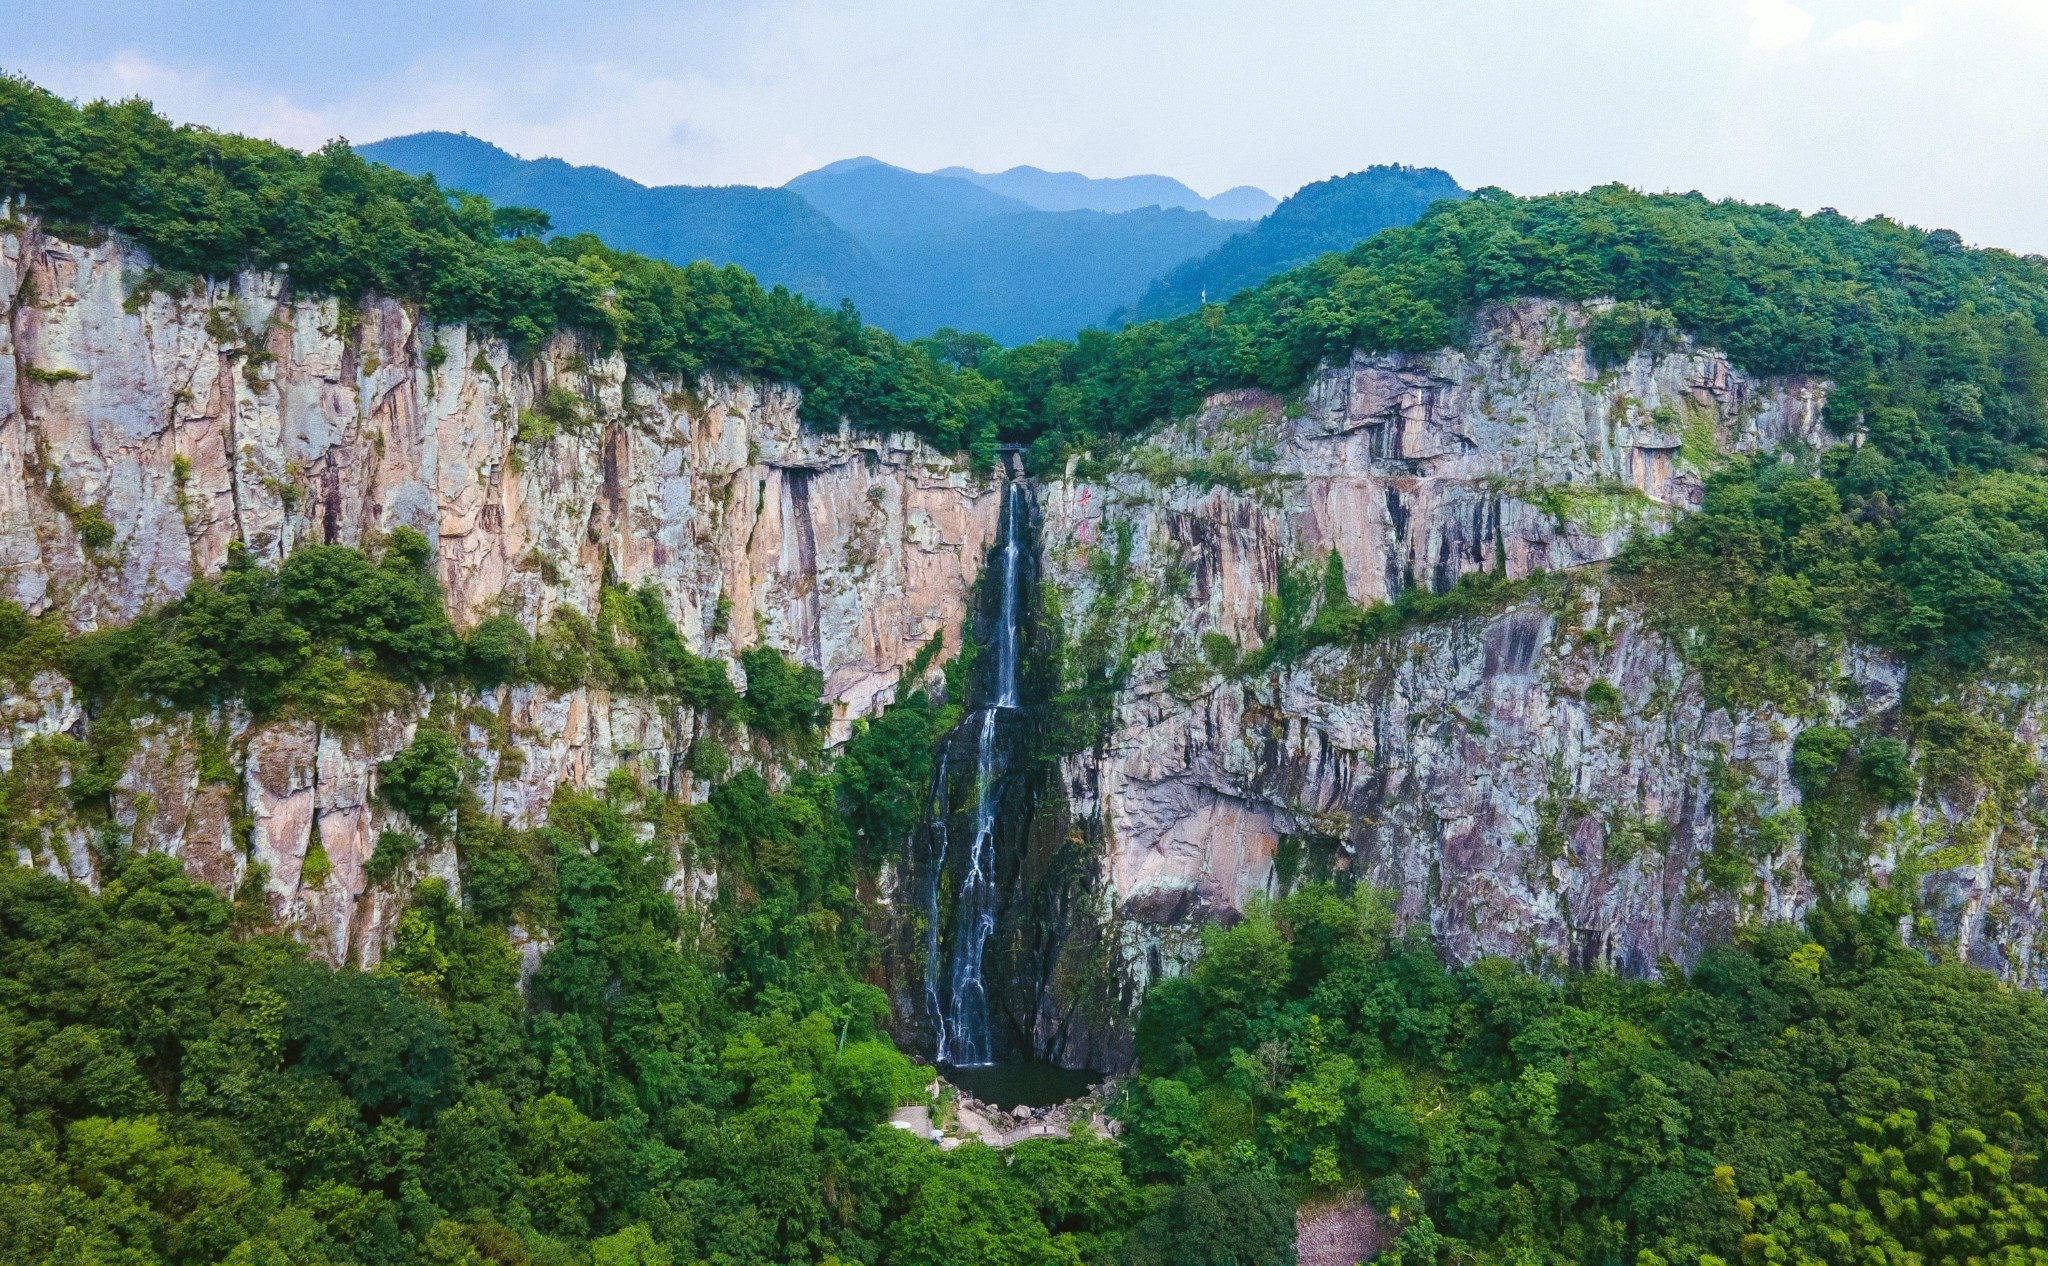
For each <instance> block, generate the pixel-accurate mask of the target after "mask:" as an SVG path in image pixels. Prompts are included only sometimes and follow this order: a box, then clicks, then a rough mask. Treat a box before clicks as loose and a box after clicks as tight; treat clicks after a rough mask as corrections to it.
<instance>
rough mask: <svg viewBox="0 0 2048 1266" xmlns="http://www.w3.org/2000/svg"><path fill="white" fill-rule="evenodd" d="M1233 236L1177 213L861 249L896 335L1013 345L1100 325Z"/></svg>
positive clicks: (1096, 218)
mask: <svg viewBox="0 0 2048 1266" xmlns="http://www.w3.org/2000/svg"><path fill="white" fill-rule="evenodd" d="M1233 228H1234V226H1233V225H1231V224H1229V223H1227V222H1225V221H1222V220H1215V219H1211V218H1210V217H1209V216H1206V215H1203V214H1202V213H1201V212H1199V211H1184V210H1181V209H1180V208H1177V207H1176V208H1174V209H1172V210H1164V211H1163V210H1160V209H1159V208H1158V207H1152V206H1147V207H1144V208H1141V209H1139V210H1135V211H1124V212H1120V213H1114V214H1112V213H1108V212H1102V211H1024V212H1021V213H1019V214H1015V215H1005V216H996V217H993V218H990V219H985V220H975V221H972V222H970V223H966V224H959V225H955V226H953V227H951V228H945V229H937V230H931V231H927V232H922V233H903V234H894V235H883V236H876V237H873V238H870V239H869V240H868V244H869V245H870V246H871V247H872V248H873V250H874V252H875V255H876V257H877V258H879V259H880V260H881V261H882V264H883V266H884V267H885V268H887V269H888V270H889V274H890V276H891V277H893V278H894V279H895V282H896V286H897V293H898V294H899V295H900V296H901V304H902V307H901V315H900V316H899V317H898V320H897V324H896V325H894V326H891V327H890V328H891V329H892V330H894V331H895V332H896V333H897V334H899V335H903V336H906V337H912V338H915V337H920V336H922V335H925V334H929V333H931V332H932V331H933V330H936V329H939V328H940V327H942V326H952V327H953V328H955V329H960V330H976V331H979V332H981V333H983V334H987V335H989V336H990V337H991V338H994V339H995V340H996V341H997V342H1000V343H1005V344H1016V343H1025V342H1029V341H1031V340H1033V339H1037V338H1044V337H1047V336H1058V337H1071V336H1072V335H1073V334H1074V332H1075V331H1077V330H1080V329H1082V328H1084V327H1086V326H1089V325H1096V324H1100V322H1101V318H1102V315H1103V314H1104V313H1106V312H1108V311H1109V310H1110V309H1112V308H1114V307H1115V306H1116V304H1117V302H1118V300H1120V299H1127V298H1128V297H1129V296H1130V295H1132V294H1133V293H1135V292H1136V291H1137V290H1138V289H1139V288H1140V287H1142V286H1143V285H1144V284H1145V283H1146V281H1147V280H1148V279H1150V278H1154V277H1157V276H1158V275H1159V274H1160V273H1161V272H1163V271H1165V270H1166V269H1169V268H1171V267H1173V266H1174V265H1175V264H1176V263H1179V262H1180V261H1182V260H1185V259H1188V258H1190V257H1193V256H1197V255H1200V254H1202V253H1203V252H1205V251H1207V250H1209V249H1210V248H1211V247H1214V246H1215V245H1216V244H1217V243H1219V242H1221V241H1223V240H1224V239H1225V238H1227V237H1229V236H1230V234H1231V232H1232V230H1233Z"/></svg>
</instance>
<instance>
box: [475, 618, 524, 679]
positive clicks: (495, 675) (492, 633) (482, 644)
mask: <svg viewBox="0 0 2048 1266" xmlns="http://www.w3.org/2000/svg"><path fill="white" fill-rule="evenodd" d="M532 647H533V637H532V635H531V634H529V633H528V632H527V631H526V626H525V625H523V624H521V623H520V622H519V621H518V620H516V619H514V618H513V617H511V616H509V615H493V616H487V617H485V618H484V619H482V620H479V621H478V622H477V626H476V627H475V628H473V629H471V630H470V631H469V636H468V638H466V639H464V641H463V647H462V658H463V666H464V668H465V669H467V671H468V673H469V679H470V680H471V681H472V682H474V683H476V684H477V685H478V686H481V687H484V688H485V689H489V688H490V687H492V686H497V685H502V684H504V683H506V682H514V681H520V680H522V679H523V678H524V677H525V675H526V660H527V656H528V654H529V653H530V652H531V650H532Z"/></svg>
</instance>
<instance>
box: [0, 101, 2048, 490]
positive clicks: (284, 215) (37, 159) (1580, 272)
mask: <svg viewBox="0 0 2048 1266" xmlns="http://www.w3.org/2000/svg"><path fill="white" fill-rule="evenodd" d="M0 192H5V193H7V194H10V195H14V196H18V197H21V198H23V199H25V200H26V201H27V203H28V204H29V206H30V207H32V208H33V209H35V210H36V211H37V212H38V213H39V214H41V215H43V216H45V217H47V218H48V220H49V221H50V223H51V224H52V226H53V227H57V228H63V227H70V228H73V229H75V230H83V231H89V230H91V229H95V228H111V229H115V230H118V231H120V232H122V233H124V234H126V235H127V236H129V237H130V238H131V239H133V240H134V241H135V242H137V243H138V244H140V245H141V246H143V247H145V248H146V249H148V250H149V251H150V252H151V254H152V256H153V257H154V258H155V261H156V263H157V265H158V266H159V267H160V268H163V269H168V270H176V271H185V272H190V273H199V274H206V275H209V276H214V277H224V276H227V275H229V274H231V273H233V272H234V271H235V270H237V269H240V268H244V267H256V268H269V269H279V270H284V271H287V272H288V273H289V274H290V276H291V279H292V283H293V285H294V286H296V287H298V288H299V289H300V290H302V291H304V292H306V293H311V294H334V295H342V296H345V297H351V298H354V297H359V296H361V295H364V294H366V293H371V292H374V293H379V294H384V295H390V296H395V297H399V298H404V299H408V300H412V301H415V302H418V303H419V304H420V305H421V306H422V308H423V310H424V311H425V313H426V315H427V316H428V317H429V318H431V319H433V320H437V321H447V322H455V321H467V322H472V323H474V324H476V325H478V326H479V327H481V328H483V329H485V330H487V331H490V332H492V333H495V334H499V335H502V336H503V337H505V338H507V339H510V340H511V341H512V342H513V343H514V344H515V345H521V346H531V345H532V344H534V343H536V342H537V341H538V340H540V339H542V338H544V337H546V336H547V335H548V334H549V333H550V332H552V331H554V330H556V329H560V328H569V329H575V330H579V331H583V332H585V333H587V334H589V335H590V336H591V337H593V338H595V339H597V340H598V341H599V342H600V344H602V345H604V346H606V347H608V348H617V349H620V350H622V351H623V352H624V353H625V355H626V357H627V359H628V361H629V362H630V363H631V364H632V365H633V366H634V367H635V368H636V369H639V370H641V371H644V372H649V373H657V374H699V373H704V372H710V371H714V370H724V371H731V372H742V373H752V374H762V375H766V376H769V377H775V378H782V379H787V380H790V381H792V382H795V383H796V384H798V385H799V386H800V387H802V388H803V390H804V395H805V408H806V410H807V413H808V415H809V416H810V417H812V418H813V419H814V420H817V421H821V422H827V421H834V420H836V419H837V418H838V417H840V416H841V415H844V416H846V417H848V418H850V419H851V420H852V421H853V422H854V423H855V424H856V425H861V426H872V427H901V428H905V429H910V430H915V431H917V432H919V433H920V434H923V435H925V436H926V437H928V438H930V439H931V440H933V441H934V442H935V443H937V444H939V445H940V446H941V447H943V448H948V449H953V448H958V447H960V446H961V445H962V444H963V443H981V444H983V445H987V444H991V443H993V442H994V441H995V440H996V439H997V438H1000V439H1002V440H1011V441H1022V442H1039V443H1041V444H1043V445H1044V446H1045V447H1044V448H1043V449H1042V450H1041V451H1042V452H1045V453H1051V452H1055V451H1061V450H1064V449H1065V448H1067V447H1074V446H1080V445H1085V444H1087V443H1088V442H1090V441H1091V440H1092V439H1094V438H1095V437H1097V436H1101V435H1106V434H1107V435H1114V434H1127V433H1130V432H1133V431H1136V430H1139V429H1142V428H1143V427H1145V426H1147V425H1149V424H1151V423H1154V422H1158V421H1161V420H1163V419H1166V418H1169V417H1172V416H1174V415H1177V414H1181V413H1185V412H1187V411H1188V410H1189V409H1190V408H1192V407H1193V406H1194V405H1195V404H1197V403H1198V402H1199V401H1200V400H1201V398H1202V396H1203V395H1204V394H1205V393H1207V392H1210V391H1213V390H1216V389H1218V388H1221V387H1228V386H1240V385H1252V386H1263V387H1268V388H1271V389H1273V390H1276V391H1285V390H1289V389H1291V388H1293V387H1295V386H1296V385H1297V384H1298V383H1299V382H1300V381H1301V379H1302V377H1303V375H1304V374H1306V373H1307V372H1308V370H1309V369H1310V368H1311V367H1313V366H1314V365H1315V364H1316V363H1317V362H1318V361H1319V360H1322V359H1323V358H1325V357H1328V356H1332V355H1341V354H1343V353H1345V352H1347V351H1348V350H1349V349H1351V348H1354V347H1361V348H1366V349H1369V350H1380V351H1395V350H1401V351H1431V350H1434V349H1436V348H1438V347H1441V346H1444V345H1445V344H1446V343H1449V342H1452V341H1454V340H1455V339H1456V338H1457V337H1458V335H1459V331H1460V323H1461V322H1462V321H1463V320H1465V319H1466V318H1467V317H1469V316H1470V314H1471V313H1472V312H1473V311H1474V309H1475V308H1477V307H1478V306H1479V305H1482V304H1485V303H1489V302H1494V301H1499V300H1503V299H1510V298H1515V297H1518V296H1523V295H1551V296H1556V297H1559V298H1565V299H1588V298H1594V297H1600V296H1606V297H1613V298H1617V299H1622V300H1627V301H1632V302H1637V303H1642V304H1648V305H1652V306H1653V307H1654V308H1656V309H1659V310H1662V311H1665V312H1668V313H1669V314H1670V315H1671V316H1673V317H1674V318H1675V319H1676V321H1677V323H1678V325H1679V326H1681V327H1682V328H1684V329H1685V330H1687V331H1690V332H1692V333H1694V334H1696V335H1698V336H1699V337H1700V338H1702V339H1704V340H1706V341H1708V342H1710V343H1713V344H1715V345H1718V346H1721V347H1725V348H1726V349H1727V350H1728V351H1729V352H1730V354H1731V355H1733V356H1734V358H1735V359H1736V361H1737V363H1739V364H1741V365H1742V366H1744V367H1745V368H1748V369H1750V370H1752V371H1754V372H1757V373H1795V372H1798V373H1812V374H1820V375H1826V376H1827V377H1829V378H1830V379H1832V380H1833V381H1834V382H1835V383H1836V384H1837V391H1836V394H1835V396H1834V402H1833V405H1832V408H1833V412H1834V416H1835V418H1836V420H1837V422H1838V423H1839V424H1841V425H1842V426H1843V427H1844V428H1847V427H1848V426H1850V425H1852V424H1853V422H1854V420H1855V419H1856V418H1857V417H1858V416H1859V415H1864V416H1865V418H1866V422H1868V421H1870V420H1871V418H1870V416H1869V415H1870V412H1871V411H1873V410H1876V409H1880V408H1886V409H1893V410H1904V411H1910V412H1911V413H1913V414H1914V415H1915V417H1916V418H1917V419H1918V421H1917V422H1914V423H1908V422H1906V421H1905V420H1904V419H1902V418H1900V419H1895V422H1894V424H1893V425H1891V426H1890V427H1889V429H1883V430H1882V433H1881V435H1880V443H1881V444H1882V445H1884V446H1887V447H1894V448H1898V449H1901V450H1903V451H1908V452H1911V453H1915V454H1917V455H1919V456H1922V457H1925V458H1928V459H1930V460H1937V461H1940V460H1946V461H1962V462H1965V463H1973V464H1978V465H1983V464H1986V463H1994V464H1995V463H1996V462H1998V461H1999V460H2001V455H2002V454H2004V453H2005V452H2007V450H2008V449H2010V448H2011V447H2013V446H2020V447H2028V448H2030V447H2032V446H2035V445H2037V444H2038V443H2039V442H2040V437H2041V428H2042V416H2041V415H2042V404H2041V397H2042V390H2043V389H2042V385H2041V379H2042V374H2043V368H2042V365H2043V360H2044V356H2043V353H2042V351H2041V342H2042V338H2043V335H2042V329H2043V327H2044V325H2048V263H2044V262H2043V261H2041V260H2040V259H2038V258H2025V259H2022V258H2019V257H2016V256H2013V255H2010V254H2008V253H2005V252H2002V251H1993V250H1974V249H1969V248H1966V247H1964V246H1963V244H1962V243H1961V242H1960V241H1959V240H1958V239H1957V237H1956V235H1955V234H1953V233H1950V232H1946V231H1938V232H1924V231H1922V230H1919V229H1911V228H1906V227H1903V226H1901V225H1898V224H1896V223H1894V222H1892V221H1890V220H1885V219H1874V220H1868V221H1863V222H1857V221H1853V220H1850V219H1847V218H1845V217H1843V216H1840V215H1836V214H1834V213H1833V212H1831V211H1824V212H1822V213H1820V214H1818V215H1812V216H1808V215H1801V214H1799V213H1797V212H1792V211H1784V210H1780V209H1778V208H1776V207H1769V206H1753V205H1747V204H1743V203H1734V202H1711V201H1708V200H1707V199H1705V198H1702V197H1700V196H1698V195H1696V194H1684V195H1655V196H1649V195H1643V194H1639V193H1635V192H1633V191H1631V190H1628V189H1625V188H1622V187H1620V186H1608V187H1604V188H1600V189H1595V190H1592V191H1590V192H1587V193H1582V194H1562V195H1557V196H1552V197H1543V198H1518V197H1515V196H1513V195H1510V194H1506V193H1503V192H1501V191H1500V190H1497V189H1488V190H1482V191H1480V193H1478V194H1477V195H1475V196H1473V197H1472V198H1470V199H1466V200H1463V201H1455V202H1444V203H1439V204H1437V205H1436V206H1435V207H1433V208H1432V209H1431V210H1430V211H1429V213H1428V214H1426V215H1425V216H1424V217H1423V218H1422V219H1421V220H1420V221H1419V222H1418V223H1416V224H1415V225H1413V226H1410V227H1408V228H1405V229H1390V230H1388V231H1386V232H1383V233H1381V234H1379V235H1377V236H1375V237H1373V238H1371V239H1369V240H1367V241H1365V242H1363V243H1360V244H1359V245H1358V246H1357V247H1355V248H1354V249H1352V250H1351V251H1349V252H1348V253H1342V254H1332V255H1328V256H1325V257H1324V258H1323V259H1321V260H1319V261H1317V262H1315V263H1313V264H1310V265H1308V266H1306V267H1304V268H1301V269H1298V270H1296V271H1294V272H1291V273H1287V274H1284V275H1282V276H1280V277H1276V278H1273V279H1271V280H1270V281H1268V282H1267V283H1265V284H1264V285H1261V286H1259V287H1256V288H1253V289H1251V290H1247V291H1245V292H1243V293H1241V294H1239V295H1237V296H1235V297H1234V298H1233V299H1232V301H1231V302H1230V303H1228V304H1221V305H1218V304H1212V305H1209V306H1207V307H1205V308H1203V309H1202V310H1200V311H1198V312H1195V313H1191V314H1189V315H1187V316H1185V317H1182V318H1179V319H1176V320H1173V321H1166V322H1145V323H1142V324H1139V325H1135V326H1132V327H1130V328H1128V329H1126V330H1123V331H1121V332H1118V333H1113V334H1112V333H1103V332H1089V333H1086V334H1084V335H1082V336H1081V338H1080V339H1079V340H1077V341H1075V342H1071V343H1069V342H1062V341H1054V340H1048V341H1044V342H1039V343H1031V344H1026V345H1024V346H1021V347H1015V348H998V347H995V346H993V345H991V344H989V343H987V342H986V341H985V340H980V339H976V338H973V337H971V336H969V337H952V338H946V337H936V338H934V339H932V340H925V341H921V342H920V343H918V344H914V345H906V344H903V343H900V342H898V341H897V340H895V339H893V338H890V337H889V336H887V335H885V334H882V333H880V332H879V331H875V330H871V329H868V328H866V327H864V326H862V325H861V323H860V321H859V319H858V317H857V315H856V314H854V313H853V312H851V311H850V310H847V309H841V310H839V311H823V310H820V309H818V308H816V307H815V306H813V305H811V304H809V303H807V302H805V301H804V300H802V299H801V298H798V297H796V296H793V295H790V294H788V293H787V292H785V291H782V290H780V289H779V288H778V289H776V290H763V289H761V287H760V286H758V285H757V284H755V283H754V282H753V281H752V280H751V279H750V278H748V277H747V276H746V275H745V274H744V273H741V272H740V271H738V270H737V269H733V268H724V269H718V268H712V267H709V266H708V265H691V266H687V267H677V266H674V265H670V264H665V263H660V262H657V261H653V260H649V259H646V258H644V257H641V256H638V255H632V254H628V253H625V252H619V251H613V250H610V249H608V248H607V247H605V246H604V245H603V244H602V243H600V242H598V241H596V240H595V239H592V238H589V237H574V238H569V239H566V240H556V241H552V242H545V243H544V242H541V241H539V240H537V239H536V238H534V237H532V236H524V235H521V236H510V237H508V236H506V235H505V234H504V233H502V232H501V229H503V228H504V227H505V225H504V224H502V223H501V219H502V218H501V217H499V218H494V217H493V215H492V213H491V208H490V206H489V204H488V203H486V202H484V201H482V200H481V199H475V198H467V197H451V196H450V195H448V194H447V193H446V192H444V191H443V190H441V189H440V188H439V187H438V186H436V185H435V183H434V182H433V181H432V180H431V179H430V178H425V177H411V176H406V175H404V174H402V173H399V172H396V171H393V170H391V169H389V168H386V167H381V166H378V165H376V164H373V163H368V162H365V161H363V159H361V158H360V157H359V156H357V155H356V154H354V153H353V152H352V151H350V150H349V149H348V147H347V146H346V145H343V144H339V143H337V144H333V145H330V146H328V147H326V148H324V149H321V150H319V151H316V152H314V153H311V154H303V153H300V152H298V151H296V150H292V149H287V148H285V147H283V146H279V145H275V144H272V143H269V142H266V141H259V140H252V139H249V138H246V137H239V136H232V135H226V134H222V133H218V132H212V131H209V130H206V129H204V128H197V127H191V126H173V125H171V124H170V123H169V122H168V121H166V120H165V119H163V118H162V117H161V116H159V115H157V114H155V113H154V112H153V111H152V110H151V109H150V108H149V106H148V105H147V104H146V103H144V102H141V101H128V102H122V103H118V104H109V103H105V102H95V103H92V104H90V105H86V106H83V107H80V106H75V105H72V104H71V103H69V102H66V101H64V100H62V99H60V98H58V97H56V96H54V95H53V94H51V93H48V92H45V91H43V90H42V89H39V88H37V87H35V86H34V85H32V84H29V83H27V82H25V81H23V80H20V79H7V80H5V81H4V82H0ZM1916 427H1917V428H1920V429H1917V430H1916V429H1915V428H1916ZM1923 431H1924V434H1923Z"/></svg>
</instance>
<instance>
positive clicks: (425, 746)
mask: <svg viewBox="0 0 2048 1266" xmlns="http://www.w3.org/2000/svg"><path fill="white" fill-rule="evenodd" d="M462 765H463V756H462V748H461V745H460V744H459V743H458V742H457V741H456V738H455V736H454V735H453V734H451V733H449V732H448V731H447V730H444V729H441V728H440V727H438V726H433V725H425V724H423V725H421V726H420V728H419V729H418V731H417V732H415V733H414V735H413V739H412V742H411V743H410V744H409V745H408V746H406V747H404V748H401V749H400V750H399V751H398V752H397V753H396V754H395V755H393V756H392V757H391V759H389V760H387V761H384V762H382V763H380V764H379V765H378V766H377V794H378V795H379V796H381V797H383V799H384V802H385V803H386V804H389V805H390V806H391V807H392V808H394V809H397V810H398V811H399V812H400V813H403V814H404V815H405V816H406V818H407V819H408V820H410V821H411V822H412V824H413V825H414V826H418V827H422V828H424V829H426V830H431V831H438V830H440V829H442V828H443V827H445V826H446V825H447V824H448V820H449V819H450V818H451V817H452V816H453V815H454V813H455V808H456V806H457V805H459V804H460V803H461V802H462Z"/></svg>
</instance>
